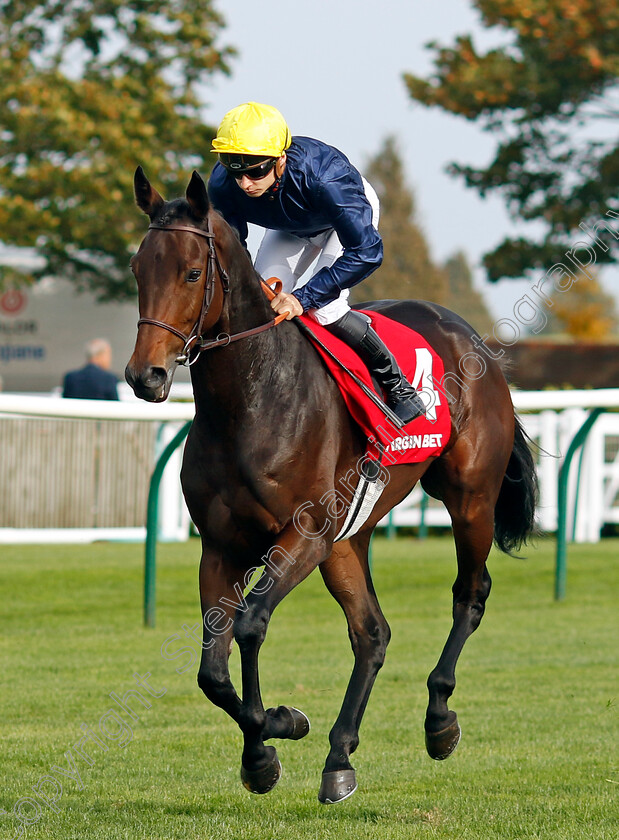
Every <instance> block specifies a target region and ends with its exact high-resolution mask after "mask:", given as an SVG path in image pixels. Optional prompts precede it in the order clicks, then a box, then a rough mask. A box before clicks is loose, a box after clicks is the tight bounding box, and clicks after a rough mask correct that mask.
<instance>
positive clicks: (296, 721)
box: [282, 706, 311, 741]
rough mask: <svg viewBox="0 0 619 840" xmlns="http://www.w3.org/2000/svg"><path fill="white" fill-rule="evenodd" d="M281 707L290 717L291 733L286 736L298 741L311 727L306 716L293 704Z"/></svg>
mask: <svg viewBox="0 0 619 840" xmlns="http://www.w3.org/2000/svg"><path fill="white" fill-rule="evenodd" d="M282 708H284V709H285V710H286V712H287V713H288V714H289V715H290V716H291V717H292V735H289V736H288V737H289V738H290V740H291V741H300V740H301V738H305V736H306V735H307V734H308V732H309V731H310V729H311V724H310V721H309V718H308V716H307V715H306V714H304V713H303V712H302V711H301V709H296V708H295V707H294V706H283V707H282Z"/></svg>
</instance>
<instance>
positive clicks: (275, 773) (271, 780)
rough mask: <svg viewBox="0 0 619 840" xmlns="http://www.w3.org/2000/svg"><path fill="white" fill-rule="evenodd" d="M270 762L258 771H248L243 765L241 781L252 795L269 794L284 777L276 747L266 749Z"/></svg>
mask: <svg viewBox="0 0 619 840" xmlns="http://www.w3.org/2000/svg"><path fill="white" fill-rule="evenodd" d="M266 750H267V753H268V756H269V761H268V763H267V764H265V765H264V766H263V767H260V768H259V769H258V770H248V769H247V768H246V767H243V765H242V764H241V781H242V782H243V787H246V788H247V790H248V791H249V792H250V793H268V792H269V791H270V790H273V788H274V787H275V785H276V784H277V783H278V782H279V778H280V776H281V775H282V765H281V763H280V760H279V758H278V757H277V753H276V752H275V749H274V747H266Z"/></svg>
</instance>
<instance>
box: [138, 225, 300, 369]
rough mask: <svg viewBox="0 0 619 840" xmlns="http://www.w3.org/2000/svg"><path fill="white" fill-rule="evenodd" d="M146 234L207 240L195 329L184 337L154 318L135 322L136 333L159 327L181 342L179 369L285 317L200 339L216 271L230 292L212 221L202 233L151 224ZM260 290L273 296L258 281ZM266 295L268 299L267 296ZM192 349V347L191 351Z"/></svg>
mask: <svg viewBox="0 0 619 840" xmlns="http://www.w3.org/2000/svg"><path fill="white" fill-rule="evenodd" d="M148 229H149V230H171V231H184V232H187V233H195V234H197V235H198V236H203V237H205V239H207V240H208V250H209V253H208V261H207V265H206V281H205V284H204V297H203V299H202V308H201V310H200V317H199V318H198V320H197V322H196V324H195V326H194V328H193V329H192V330H191V332H190V333H189V335H186V334H185V333H184V332H181V330H178V329H177V328H176V327H173V326H172V325H171V324H166V323H165V322H164V321H157V320H156V319H155V318H140V320H139V321H138V329H139V328H140V326H141V325H142V324H150V325H151V326H154V327H160V328H161V329H163V330H167V331H168V332H171V333H172V334H173V335H175V336H177V337H178V338H180V339H181V341H182V342H183V349H182V351H181V353H180V355H179V356H177V358H176V363H177V364H179V365H184V364H187V365H188V366H191V365H193V364H194V363H195V362H196V361H197V360H198V358H199V356H200V353H202V352H203V351H204V350H214V349H215V348H216V347H227V346H228V344H232V342H234V341H240V340H241V339H242V338H248V337H249V336H252V335H258V333H261V332H264V331H265V330H270V329H271V327H274V326H276V325H277V324H279V323H280V322H281V321H283V320H284V318H285V317H286V315H287V314H288V313H282V314H281V315H278V316H277V317H275V318H273V320H272V321H269V322H268V323H266V324H261V325H260V326H259V327H254V328H253V329H249V330H243V332H239V333H234V334H233V335H228V334H227V333H221V334H220V335H218V336H217V338H213V339H206V338H204V337H203V336H202V331H203V329H204V321H205V320H206V316H207V314H208V311H209V308H210V306H211V303H212V302H213V297H214V295H215V268H217V271H218V273H219V278H220V280H221V286H222V289H223V293H224V295H225V294H227V293H228V292H229V291H230V278H229V276H228V273H227V272H226V270H225V269H224V267H223V266H222V264H221V262H220V261H219V257H218V256H217V251H216V250H215V234H214V233H213V231H212V230H211V220H210V219H209V218H208V217H207V220H206V230H203V229H202V228H199V227H194V226H193V225H156V224H150V225H149V226H148ZM261 283H262V287H263V289H264V290H265V291H266V290H268V293H270V296H271V298H272V297H274V296H275V295H274V294H273V292H272V290H271V288H270V287H269V286H267V285H266V283H264V281H262V280H261ZM268 293H267V295H268ZM192 345H195V347H193V348H192ZM192 349H197V351H198V352H197V353H196V355H195V357H194V359H193V360H192V361H189V355H190V352H191V350H192Z"/></svg>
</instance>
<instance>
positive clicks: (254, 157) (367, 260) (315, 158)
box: [208, 102, 424, 424]
mask: <svg viewBox="0 0 619 840" xmlns="http://www.w3.org/2000/svg"><path fill="white" fill-rule="evenodd" d="M211 151H213V152H215V153H217V154H218V156H219V162H218V163H217V164H216V165H215V168H214V169H213V172H212V174H211V177H210V180H209V186H208V189H209V195H210V197H211V200H212V202H213V204H214V206H215V207H216V208H217V210H219V211H220V212H221V214H222V215H223V217H224V218H225V219H226V221H227V222H228V224H230V225H231V226H232V227H234V228H236V230H237V231H238V233H239V236H240V239H241V242H242V243H243V245H244V246H245V247H247V235H248V229H247V225H248V223H250V224H255V225H259V226H260V227H263V228H266V229H267V230H266V233H265V235H264V237H263V239H262V243H261V245H260V248H259V250H258V253H257V255H256V259H255V268H256V271H257V272H258V274H260V275H261V276H262V277H263V278H265V279H268V278H271V277H276V278H277V279H278V280H280V281H281V283H282V291H281V292H280V293H279V294H278V295H276V297H275V298H274V299H273V300H272V301H271V306H272V307H273V309H274V310H275V311H276V312H278V313H282V312H286V311H288V312H289V316H288V317H289V319H290V318H293V317H295V316H297V315H301V314H303V313H304V312H307V313H308V314H309V315H310V316H311V317H313V318H314V319H315V320H316V321H317V322H318V323H319V324H322V325H323V326H324V327H326V328H327V329H328V330H329V331H330V332H332V333H333V334H334V335H335V336H337V337H338V338H339V339H341V340H342V341H344V342H346V344H348V345H349V346H350V347H352V349H353V350H355V351H356V352H357V353H358V355H359V356H360V357H361V359H362V360H363V361H364V362H365V364H366V365H367V366H368V368H369V371H370V373H371V374H372V376H373V377H374V378H375V379H376V380H377V381H378V383H379V384H380V386H381V388H382V389H383V391H384V392H385V401H386V403H387V405H388V406H389V408H390V409H391V410H392V411H393V412H394V413H395V414H396V415H397V417H398V418H399V419H400V420H401V421H402V422H403V423H404V424H406V423H409V422H410V421H411V420H413V419H414V418H415V417H418V416H420V415H421V414H423V413H424V403H423V401H422V400H421V398H420V397H419V395H418V394H417V392H416V391H415V389H414V388H413V387H412V386H411V385H410V384H409V382H407V380H406V378H405V377H404V374H403V373H402V371H401V370H400V368H399V366H398V364H397V362H396V360H395V358H394V356H393V355H392V353H390V351H389V350H388V349H387V347H386V346H385V345H384V344H383V342H382V340H381V339H380V338H379V336H378V335H377V333H376V332H375V331H374V329H373V328H372V327H371V326H370V321H369V318H368V317H367V316H366V315H363V314H362V313H360V312H355V311H353V310H351V308H350V306H349V305H348V294H349V289H350V288H351V287H352V286H355V285H356V284H357V283H360V282H361V281H362V280H364V279H365V278H366V277H368V275H370V274H371V273H372V272H373V271H374V270H375V269H377V268H378V266H379V265H380V264H381V262H382V257H383V245H382V240H381V237H380V235H379V233H378V230H377V225H378V197H377V195H376V193H375V192H374V190H373V189H372V187H371V186H370V185H369V184H368V183H367V181H365V180H364V179H363V178H362V177H361V175H360V174H359V172H358V171H357V170H356V169H355V168H354V167H353V166H352V164H351V163H350V162H349V161H348V159H347V158H346V157H345V156H344V155H343V154H342V153H341V152H339V151H338V150H337V149H335V148H334V147H333V146H328V145H326V144H325V143H322V142H320V141H319V140H312V139H310V138H309V137H291V136H290V132H289V130H288V126H287V125H286V122H285V120H284V118H283V117H282V115H281V114H280V112H279V111H278V110H277V109H276V108H273V107H271V106H269V105H260V104H258V103H257V102H247V103H245V104H244V105H239V106H238V107H237V108H233V109H232V110H231V111H229V112H228V113H227V114H226V115H225V117H224V118H223V120H222V122H221V125H220V126H219V129H218V132H217V136H216V137H215V139H214V140H213V148H212V150H211ZM316 258H318V261H317V263H316V266H315V268H314V271H313V273H312V276H311V278H310V279H309V280H308V281H307V282H306V283H304V284H303V285H302V286H301V287H300V288H296V286H297V283H298V281H299V279H300V278H301V277H302V275H303V274H304V273H305V272H306V271H307V269H308V268H309V267H310V265H311V264H312V263H313V262H314V260H316Z"/></svg>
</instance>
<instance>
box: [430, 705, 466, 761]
mask: <svg viewBox="0 0 619 840" xmlns="http://www.w3.org/2000/svg"><path fill="white" fill-rule="evenodd" d="M450 714H451V715H453V720H452V721H451V723H450V724H449V725H448V726H446V727H445V728H444V729H441V730H440V731H439V732H428V731H426V749H427V751H428V755H429V756H430V758H434V759H436V761H442V760H443V759H444V758H449V756H450V755H451V754H452V752H453V751H454V750H455V748H456V747H457V746H458V742H459V741H460V736H461V734H462V732H461V731H460V726H459V725H458V718H457V717H456V714H455V712H450Z"/></svg>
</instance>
